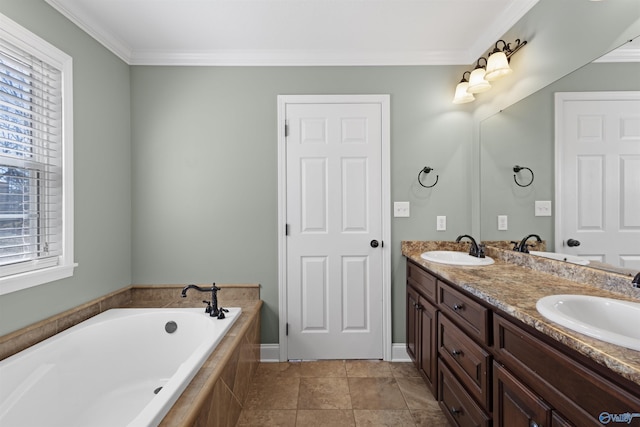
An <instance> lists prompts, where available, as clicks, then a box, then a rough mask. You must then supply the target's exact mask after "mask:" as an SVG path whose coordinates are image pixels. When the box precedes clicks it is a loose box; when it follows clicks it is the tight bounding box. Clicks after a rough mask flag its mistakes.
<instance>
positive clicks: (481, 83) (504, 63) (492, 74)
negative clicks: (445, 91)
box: [453, 39, 527, 104]
mask: <svg viewBox="0 0 640 427" xmlns="http://www.w3.org/2000/svg"><path fill="white" fill-rule="evenodd" d="M512 44H513V46H512ZM526 44H527V41H526V40H523V41H521V40H520V39H516V41H515V42H513V43H507V42H505V41H504V40H498V41H497V42H496V44H495V46H494V48H493V50H492V51H491V52H489V53H488V55H487V58H485V57H483V56H481V57H480V58H478V60H477V61H476V68H475V69H474V70H473V71H471V72H469V71H465V72H464V74H463V75H462V80H461V81H460V83H458V86H456V93H455V95H454V97H453V103H454V104H464V103H467V102H471V101H474V100H475V97H474V96H473V94H474V93H481V92H485V91H487V90H489V89H491V83H489V82H492V81H495V80H498V79H499V78H501V77H503V76H506V75H507V74H510V73H511V72H512V70H511V67H510V66H509V59H510V58H511V56H512V55H513V54H514V53H516V52H517V51H519V50H520V49H521V48H522V47H523V46H524V45H526ZM481 60H483V61H484V63H485V67H483V66H482V65H480V61H481ZM467 73H469V80H466V78H465V77H464V76H465V75H466V74H467Z"/></svg>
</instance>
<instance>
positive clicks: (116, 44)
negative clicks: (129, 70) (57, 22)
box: [45, 0, 133, 65]
mask: <svg viewBox="0 0 640 427" xmlns="http://www.w3.org/2000/svg"><path fill="white" fill-rule="evenodd" d="M45 2H47V3H48V4H49V6H51V7H53V8H54V9H55V10H57V11H58V12H60V13H61V14H62V15H63V16H64V17H65V18H67V19H68V20H70V21H71V22H73V23H74V24H75V25H77V26H78V27H79V28H80V29H81V30H82V31H84V32H85V33H87V34H89V35H90V36H91V37H93V38H94V39H95V40H96V41H97V42H98V43H100V44H101V45H103V46H104V47H105V48H107V49H108V50H110V51H111V52H112V53H113V54H114V55H116V56H117V57H118V58H120V59H122V60H123V61H124V62H126V63H127V64H128V65H131V60H132V52H133V49H131V47H130V46H129V45H128V44H127V43H125V42H124V41H123V40H120V39H118V38H117V37H115V36H114V35H113V34H111V33H109V32H108V31H106V30H104V29H102V28H101V27H100V25H99V24H98V23H96V22H92V21H91V20H90V19H87V18H81V17H79V16H78V15H76V14H74V13H73V12H72V11H70V10H69V9H68V8H66V7H64V5H63V4H62V3H60V2H58V1H57V0H45Z"/></svg>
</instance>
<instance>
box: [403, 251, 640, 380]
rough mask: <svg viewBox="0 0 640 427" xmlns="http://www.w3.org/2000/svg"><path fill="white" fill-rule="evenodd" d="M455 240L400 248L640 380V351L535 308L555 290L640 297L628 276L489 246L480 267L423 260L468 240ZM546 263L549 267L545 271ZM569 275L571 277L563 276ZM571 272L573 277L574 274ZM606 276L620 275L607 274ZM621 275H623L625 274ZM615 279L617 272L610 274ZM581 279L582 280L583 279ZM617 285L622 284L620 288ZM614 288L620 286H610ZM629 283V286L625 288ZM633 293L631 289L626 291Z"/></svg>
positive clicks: (496, 304) (587, 354) (483, 297)
mask: <svg viewBox="0 0 640 427" xmlns="http://www.w3.org/2000/svg"><path fill="white" fill-rule="evenodd" d="M461 246H462V243H460V244H456V243H453V242H436V241H433V242H423V241H404V242H402V254H403V255H404V256H405V257H407V258H410V259H411V260H412V261H414V262H416V263H417V264H419V265H422V266H424V267H426V268H428V269H429V270H431V271H432V272H434V273H435V274H436V275H438V276H440V277H442V278H443V279H445V280H448V281H450V282H452V283H454V284H457V285H458V286H460V287H461V288H462V289H464V290H466V291H467V292H469V293H471V294H473V295H474V296H476V297H477V298H479V299H481V300H483V301H484V302H486V303H487V304H489V305H490V306H493V307H495V308H496V309H498V310H500V311H503V312H504V313H507V314H509V315H511V316H513V317H514V318H516V319H518V320H520V321H521V322H523V323H525V324H527V325H529V326H531V327H533V328H535V329H536V330H538V331H540V332H542V333H543V334H545V335H547V336H548V337H550V338H552V339H554V340H556V341H559V342H561V343H563V344H564V345H566V346H567V347H569V348H571V349H573V350H575V351H577V352H578V353H580V354H582V355H584V356H585V357H587V358H589V359H591V360H593V361H595V362H596V363H597V364H599V365H601V366H603V367H605V368H608V369H610V370H611V371H613V372H615V373H617V374H619V375H620V376H621V377H623V378H626V379H627V380H630V381H631V382H633V383H636V384H638V385H640V352H639V351H635V350H630V349H627V348H624V347H620V346H616V345H613V344H609V343H606V342H604V341H600V340H597V339H595V338H590V337H588V336H586V335H582V334H580V333H578V332H574V331H572V330H570V329H567V328H564V327H562V326H559V325H557V324H555V323H553V322H550V321H549V320H547V319H546V318H544V317H543V316H542V315H541V314H540V313H538V311H537V310H536V302H537V301H538V299H540V298H542V297H543V296H547V295H553V294H582V295H594V296H601V297H608V298H618V299H623V300H629V301H638V299H639V298H640V293H636V292H637V291H639V290H638V289H634V288H633V287H632V286H631V280H630V279H628V280H627V282H626V283H625V284H623V285H616V284H611V283H610V282H609V281H607V280H605V279H602V280H594V281H593V282H592V281H590V280H589V278H590V277H591V275H592V274H595V275H597V276H598V278H600V275H601V274H604V275H606V274H607V273H603V272H598V271H597V270H592V269H591V270H592V271H588V272H582V271H580V270H589V269H588V268H585V267H581V266H576V265H567V264H566V263H562V262H558V261H553V260H546V259H544V258H541V259H538V260H535V262H534V260H531V258H533V257H531V256H528V255H526V254H520V253H515V252H514V253H513V254H512V253H511V252H513V251H503V250H500V249H497V248H488V251H487V256H490V257H492V258H494V259H495V260H496V262H495V264H492V265H489V266H482V267H459V266H451V265H445V264H438V263H434V262H429V261H425V260H423V259H422V258H421V257H420V254H421V253H422V252H425V251H429V250H462V251H466V250H467V248H468V245H464V246H463V247H462V248H461V249H456V248H460V247H461ZM514 257H520V258H523V259H520V260H519V261H520V262H522V263H523V265H518V264H517V263H516V261H518V260H515V258H514ZM545 267H546V268H547V271H545ZM565 268H566V269H568V271H569V272H571V273H569V274H564V273H563V269H565ZM565 275H567V276H569V277H572V278H571V280H570V279H569V278H566V277H563V276H565ZM573 276H575V277H573ZM609 276H620V275H617V274H613V273H611V274H609ZM623 277H624V276H623ZM614 279H617V277H614ZM583 280H584V281H583ZM618 287H620V288H621V289H618ZM613 288H615V289H616V290H618V291H619V292H613V291H612V289H613ZM628 288H630V289H631V291H629V290H628ZM629 294H631V295H629Z"/></svg>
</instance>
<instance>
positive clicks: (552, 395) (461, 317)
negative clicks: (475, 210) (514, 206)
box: [403, 242, 640, 427]
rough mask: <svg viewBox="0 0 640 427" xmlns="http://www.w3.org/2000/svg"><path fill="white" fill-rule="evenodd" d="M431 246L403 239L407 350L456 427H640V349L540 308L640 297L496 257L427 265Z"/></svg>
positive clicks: (498, 255) (495, 253)
mask: <svg viewBox="0 0 640 427" xmlns="http://www.w3.org/2000/svg"><path fill="white" fill-rule="evenodd" d="M432 244H435V242H403V255H405V257H406V258H407V351H408V353H409V355H410V357H411V358H412V359H413V360H414V363H415V364H416V366H417V367H418V369H419V370H420V372H421V374H422V376H423V378H424V379H425V382H426V383H427V385H428V386H429V388H430V390H431V391H432V393H433V394H434V396H435V397H436V398H437V399H438V401H439V403H440V406H441V407H442V409H443V410H444V411H445V414H446V416H447V418H448V419H449V422H450V423H451V424H452V425H458V426H490V425H493V426H504V427H511V426H571V425H578V426H602V425H604V424H608V423H613V424H614V425H615V424H616V423H619V422H623V421H624V424H626V425H640V351H636V350H631V349H627V348H624V347H620V346H616V345H613V344H608V343H605V342H603V341H599V340H597V339H594V338H590V337H587V336H585V335H581V334H579V333H577V332H573V331H571V330H569V329H566V328H563V327H561V326H559V325H556V324H554V323H552V322H550V321H548V320H547V319H545V318H544V317H542V315H540V314H539V313H538V312H537V310H536V308H535V304H536V301H537V300H538V299H539V298H541V297H543V296H546V295H549V294H584V295H594V296H607V297H613V298H617V299H628V300H631V301H633V300H636V301H637V298H635V297H634V296H633V295H631V296H628V295H620V294H614V293H613V292H611V291H610V290H606V289H601V288H599V287H594V286H587V285H585V284H583V283H579V282H574V281H572V280H568V279H565V278H561V277H558V276H556V275H552V274H549V273H546V272H541V271H536V270H533V269H531V268H527V267H524V266H521V265H516V264H512V263H510V262H507V261H504V260H502V259H499V257H500V254H499V253H498V252H496V250H493V251H491V252H490V253H489V254H490V255H494V256H496V258H498V259H496V262H495V264H494V265H489V266H481V267H459V266H452V265H445V264H439V263H434V262H429V261H425V260H424V259H422V258H421V257H420V254H421V253H422V252H424V251H425V250H433V249H435V248H434V247H432V246H429V245H432ZM446 244H450V243H445V245H446ZM446 249H452V248H446ZM453 249H454V250H456V249H457V250H464V249H463V247H462V246H456V248H453ZM508 255H509V256H510V254H508ZM554 262H555V261H554ZM629 287H631V279H629ZM627 419H628V420H629V421H630V423H628V424H627V421H626V420H627ZM615 420H617V421H615Z"/></svg>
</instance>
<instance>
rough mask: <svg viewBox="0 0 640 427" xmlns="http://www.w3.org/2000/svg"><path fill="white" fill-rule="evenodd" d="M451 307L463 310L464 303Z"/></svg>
mask: <svg viewBox="0 0 640 427" xmlns="http://www.w3.org/2000/svg"><path fill="white" fill-rule="evenodd" d="M453 309H454V310H455V311H459V310H464V304H454V305H453Z"/></svg>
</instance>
